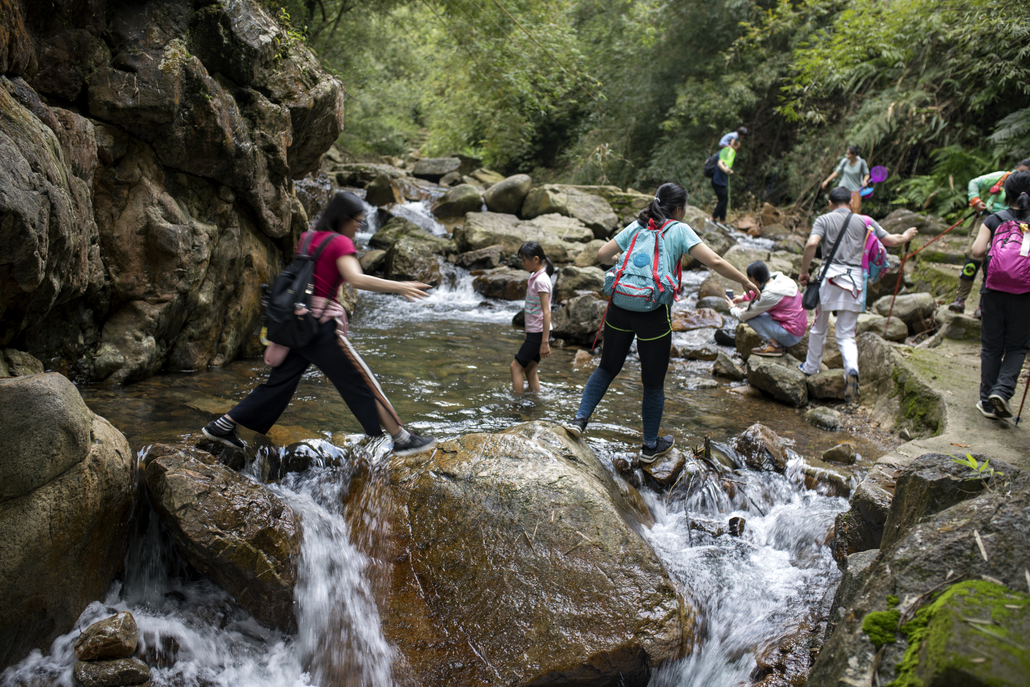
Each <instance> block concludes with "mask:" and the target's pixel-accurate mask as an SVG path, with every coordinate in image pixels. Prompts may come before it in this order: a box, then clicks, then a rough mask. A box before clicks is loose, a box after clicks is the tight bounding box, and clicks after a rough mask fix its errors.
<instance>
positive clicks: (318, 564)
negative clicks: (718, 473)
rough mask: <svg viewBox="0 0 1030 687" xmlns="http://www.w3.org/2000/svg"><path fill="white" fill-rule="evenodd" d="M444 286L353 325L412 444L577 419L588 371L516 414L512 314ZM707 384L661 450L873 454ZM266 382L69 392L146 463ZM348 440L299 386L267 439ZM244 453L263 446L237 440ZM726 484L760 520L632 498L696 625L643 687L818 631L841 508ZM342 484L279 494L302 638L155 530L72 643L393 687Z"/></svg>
mask: <svg viewBox="0 0 1030 687" xmlns="http://www.w3.org/2000/svg"><path fill="white" fill-rule="evenodd" d="M369 214H370V215H372V214H373V213H369ZM372 228H373V229H374V227H372ZM363 238H364V240H365V241H367V237H363ZM446 268H447V271H446V274H447V276H448V278H447V279H446V281H445V283H444V285H442V286H441V287H439V288H437V289H434V290H433V291H431V292H430V294H429V297H428V298H426V299H425V300H423V301H420V302H418V303H408V302H407V301H405V300H403V299H401V298H398V297H395V296H389V295H381V294H367V293H366V294H362V297H361V301H360V303H359V306H358V312H357V314H356V316H355V318H354V320H353V322H352V326H351V338H352V341H353V342H354V344H355V345H356V347H357V348H358V350H359V351H360V352H361V353H362V355H363V356H364V357H365V359H366V361H367V362H368V364H369V365H370V366H371V368H372V369H373V370H374V371H375V372H376V373H377V375H378V377H379V380H380V383H381V384H382V386H383V388H384V390H385V392H386V394H387V395H388V396H389V397H390V399H391V401H392V402H393V403H394V405H395V406H396V408H397V410H398V412H399V413H400V416H401V418H402V419H404V421H405V423H406V425H407V426H408V427H410V428H413V429H416V430H417V431H418V432H420V433H424V434H432V435H435V436H437V437H439V438H441V439H445V438H452V437H456V436H459V435H462V434H466V433H470V432H491V431H498V430H501V429H504V428H507V427H509V426H511V425H513V424H516V423H519V422H525V421H528V420H552V421H560V420H562V419H565V418H569V417H572V416H573V415H574V413H575V410H576V407H577V406H578V403H579V395H580V392H581V391H582V388H583V384H584V383H585V382H586V379H587V377H588V376H589V374H590V372H591V371H592V370H593V363H588V364H586V365H582V366H576V365H574V363H573V358H574V355H575V352H576V350H575V349H572V348H565V349H563V348H555V349H554V352H553V355H552V357H551V358H549V359H547V360H545V361H544V362H543V364H542V365H541V368H540V377H541V381H542V391H541V393H540V394H527V395H525V396H523V397H514V396H513V395H512V394H511V393H510V390H509V387H510V374H509V370H508V367H509V364H510V361H511V359H512V356H513V355H514V353H515V351H516V350H517V349H518V346H519V345H520V344H521V342H522V339H523V333H522V332H521V330H517V329H515V328H513V327H512V326H511V325H510V321H511V318H512V317H513V316H514V315H515V314H516V313H517V312H518V310H519V309H520V308H521V303H518V302H516V303H509V302H496V301H487V300H485V299H483V298H482V297H481V296H479V295H478V294H476V293H475V292H474V291H473V290H472V288H471V278H470V277H469V276H468V275H467V274H466V273H464V272H462V271H459V270H456V269H455V268H453V267H450V266H449V265H448V266H446ZM702 279H703V273H688V275H687V278H686V280H685V281H686V283H687V284H688V288H690V289H693V288H696V285H697V284H699V283H700V281H701V280H702ZM710 334H711V332H710V331H706V332H693V333H687V334H682V335H680V334H678V335H677V343H679V342H680V341H686V340H689V339H696V340H697V342H699V343H704V342H705V341H707V340H708V337H709V336H710ZM595 361H596V359H595ZM710 367H711V363H706V362H687V361H682V360H674V361H673V363H672V365H671V367H670V370H669V373H668V376H667V382H666V407H665V417H664V421H663V431H664V432H670V433H672V434H674V435H675V436H676V439H677V442H678V443H679V445H681V446H684V445H687V446H691V445H698V444H701V443H702V441H703V437H705V436H710V437H711V438H712V439H713V440H715V441H720V442H728V441H729V440H730V439H731V438H732V437H733V436H735V435H736V434H738V433H740V432H741V431H743V430H744V429H746V428H747V427H748V426H750V425H751V424H753V423H754V422H756V421H761V422H763V423H764V424H766V425H768V426H769V427H771V428H772V429H774V430H775V431H776V432H777V433H778V434H780V435H781V436H783V437H784V438H786V439H787V440H788V441H790V442H792V443H793V447H794V449H795V450H796V451H797V452H798V453H800V454H801V455H804V456H813V457H814V456H817V455H818V454H819V453H820V452H821V451H823V450H825V449H826V448H829V447H831V446H833V445H835V444H836V443H839V441H841V440H842V439H844V438H847V439H849V440H853V441H855V442H856V443H857V444H858V445H859V452H860V453H861V454H862V455H863V456H864V457H865V458H866V459H867V460H870V459H874V458H875V457H877V456H878V455H880V454H881V453H882V452H883V449H882V448H881V447H879V446H876V445H874V444H871V443H870V442H868V441H866V440H863V439H862V438H856V437H844V436H841V435H840V434H834V433H827V432H823V431H821V430H818V429H815V428H813V427H811V426H810V425H808V424H806V423H805V422H804V421H803V420H802V419H801V417H800V414H799V412H798V411H796V410H794V409H790V408H787V407H785V406H781V405H779V404H775V403H772V402H769V401H766V400H763V399H755V398H751V397H746V396H741V395H739V394H736V393H734V392H733V389H734V388H735V387H737V386H739V385H735V384H730V383H727V382H726V381H725V380H719V379H716V378H713V377H712V376H711V374H710ZM639 374H640V371H639V363H638V361H637V360H636V359H635V352H634V353H633V354H632V355H631V357H630V359H629V360H628V361H627V363H626V366H625V368H624V370H623V372H622V373H621V374H620V375H619V377H618V378H617V379H616V380H615V382H614V383H613V384H612V386H611V388H610V389H609V392H608V394H607V396H606V397H605V399H604V401H602V403H601V405H600V406H599V407H598V409H597V411H596V413H595V415H594V417H593V418H592V420H591V425H590V428H589V437H590V443H591V445H592V447H593V448H594V450H595V451H596V452H597V453H598V454H599V456H600V458H601V460H602V462H603V463H605V464H606V465H607V466H608V467H609V468H610V469H611V466H612V460H613V458H614V457H616V456H617V455H620V454H622V455H626V454H628V453H629V452H631V451H632V452H635V450H636V447H637V446H638V445H639V442H640V421H639V409H640V403H641V395H642V387H641V384H640V378H639ZM266 375H267V368H266V367H265V366H264V365H263V363H261V361H259V360H243V361H237V362H234V363H231V364H230V365H227V366H226V367H224V368H221V369H214V370H209V371H203V372H192V373H172V374H164V375H161V376H159V377H155V378H152V379H150V380H147V381H145V382H141V383H139V384H135V385H131V386H128V387H118V388H101V387H89V388H85V389H83V390H82V391H83V396H84V398H85V399H86V401H87V403H88V405H89V406H90V407H91V408H92V409H93V410H94V412H96V413H98V414H100V415H102V416H104V417H106V418H108V419H109V420H110V421H111V422H112V423H113V424H114V425H115V426H116V427H118V428H119V429H120V430H121V431H122V432H124V433H125V434H126V436H127V438H128V439H129V441H130V443H131V444H132V446H133V447H134V448H136V449H141V448H142V447H144V446H146V445H149V444H152V443H158V442H162V443H178V442H187V443H195V442H196V441H198V440H199V438H200V428H201V427H202V426H203V425H204V424H205V423H207V422H208V421H209V420H210V419H211V418H212V417H214V416H216V415H217V414H220V413H223V412H226V411H227V410H229V409H230V408H231V407H232V406H233V405H234V404H235V403H236V402H238V401H239V400H241V399H242V398H243V397H244V396H245V395H246V393H247V392H248V391H249V390H250V389H251V388H253V387H254V386H256V385H257V384H259V383H261V382H262V381H264V379H265V377H266ZM357 432H360V427H359V425H358V424H357V422H356V421H355V420H354V418H353V417H352V416H351V415H350V413H349V412H348V411H347V409H346V407H345V405H344V404H343V402H342V401H341V400H340V399H339V396H338V395H337V394H336V392H335V390H334V389H333V388H332V386H331V385H330V384H329V383H328V382H327V381H326V380H325V379H323V378H322V376H321V375H320V374H319V373H318V372H317V370H315V369H314V368H312V369H311V370H309V372H308V373H307V374H306V376H305V379H304V380H303V381H302V383H301V386H300V388H299V390H298V392H297V394H296V396H295V397H294V400H293V402H292V403H291V405H290V407H289V408H288V409H287V411H286V412H285V414H284V415H283V416H282V418H281V419H280V422H279V423H278V425H277V427H276V429H275V430H274V431H273V432H272V433H271V437H270V438H271V441H272V442H273V443H274V444H276V445H278V446H284V445H286V444H288V443H291V442H293V441H297V440H300V439H316V440H323V441H332V442H334V443H336V444H342V443H343V442H345V441H353V438H351V439H347V438H346V437H347V436H348V435H353V434H355V433H357ZM241 435H242V436H243V438H244V439H245V440H249V441H253V440H256V439H255V437H254V435H253V434H251V433H249V432H246V431H243V432H241ZM388 449H389V442H388V441H379V442H372V443H371V444H369V445H368V447H367V451H368V459H369V462H370V463H371V464H372V465H373V466H377V465H378V466H379V470H380V473H381V467H382V465H383V464H384V462H385V459H386V456H387V452H388ZM796 465H797V462H796V461H795V466H796ZM373 474H376V470H373ZM735 479H739V480H742V481H743V482H744V483H745V484H746V485H747V486H744V489H746V490H747V494H748V495H750V496H751V498H752V499H754V501H755V502H756V503H757V504H758V505H759V507H761V508H762V510H763V511H764V512H765V515H761V514H759V513H758V511H757V510H755V508H754V507H753V506H751V505H749V504H748V502H747V501H746V500H745V499H743V498H742V497H741V496H740V494H738V495H737V497H736V498H735V499H730V498H729V497H727V496H726V495H725V494H724V493H723V492H721V491H709V492H706V493H704V494H697V495H695V496H694V497H692V498H691V499H690V500H688V501H686V502H683V501H673V502H671V503H670V504H669V505H666V503H665V497H664V496H660V495H657V494H655V493H653V492H650V491H648V490H647V489H646V488H645V489H643V490H642V491H643V493H644V495H645V498H646V499H648V501H649V505H650V506H651V508H652V510H653V511H654V513H655V517H656V525H655V527H654V528H653V529H652V530H651V531H650V533H649V534H648V537H649V539H650V541H651V543H652V545H653V546H654V548H655V550H656V552H657V553H658V555H659V556H660V557H661V559H662V560H663V561H664V562H665V565H666V567H667V569H668V570H669V573H670V576H671V578H672V579H673V581H674V583H675V584H676V585H677V586H678V588H679V589H680V590H681V592H682V593H683V594H684V595H685V596H686V597H687V598H689V599H691V600H692V602H693V603H694V604H695V606H697V607H698V609H699V610H700V612H701V617H700V627H701V634H700V636H699V639H700V641H699V644H698V646H697V647H696V648H695V651H694V652H693V654H692V655H691V656H690V657H688V658H687V659H685V660H684V661H681V662H678V663H675V664H673V665H669V666H666V667H664V668H663V669H662V670H661V671H659V672H658V673H657V674H656V675H655V676H654V677H653V679H652V684H653V685H656V686H662V687H664V686H672V685H677V686H684V687H686V686H690V685H734V684H748V683H749V682H750V680H749V679H748V676H749V675H750V674H751V673H752V671H753V670H754V668H755V665H756V662H755V654H756V652H760V651H762V650H764V649H766V648H768V647H771V646H773V645H775V644H776V642H777V641H778V640H779V639H780V638H782V637H784V636H786V635H790V634H791V633H796V632H797V631H798V630H799V628H801V627H802V626H803V625H804V624H806V623H807V622H808V621H809V620H810V618H811V616H814V615H818V612H819V605H820V603H821V602H822V599H823V597H824V596H825V593H826V591H827V590H828V589H830V587H831V585H832V584H835V583H836V579H837V572H836V567H835V566H834V565H833V563H832V560H831V559H830V556H829V552H828V549H827V548H826V546H825V545H824V542H825V540H826V536H827V534H828V532H829V529H830V527H831V526H832V522H833V516H834V514H835V513H836V512H837V511H839V510H841V509H843V508H845V507H846V501H845V500H844V499H839V498H830V497H825V496H821V495H819V494H817V493H815V492H811V491H806V490H805V489H804V488H803V486H802V485H801V482H800V479H799V478H798V477H797V476H796V475H795V476H793V477H790V476H783V475H775V474H769V473H745V474H744V475H742V476H738V477H735ZM348 484H349V474H348V473H347V471H346V469H343V468H336V469H328V468H325V469H318V470H311V471H308V472H307V473H304V474H303V475H294V476H291V477H290V478H289V479H287V480H284V481H283V482H282V483H281V484H279V485H275V486H273V487H272V488H273V489H275V490H276V492H277V493H278V494H279V495H280V496H281V497H282V498H283V499H284V500H286V501H287V502H288V503H290V505H291V506H292V507H293V508H295V509H296V510H297V511H298V512H300V513H301V514H302V517H303V519H304V522H305V540H304V545H303V553H302V561H301V580H300V583H299V584H298V587H297V601H298V622H299V626H300V630H299V632H298V634H297V635H296V636H287V635H283V634H281V633H278V632H276V631H272V630H267V629H264V628H262V627H260V626H259V625H258V624H257V623H256V622H254V621H253V620H252V619H250V618H249V617H248V615H247V614H246V613H245V612H244V611H242V610H241V609H239V608H238V607H236V606H235V604H233V603H232V601H231V599H230V598H229V597H228V595H226V594H225V593H224V592H222V591H221V590H220V589H218V588H217V587H216V586H214V585H213V584H211V583H210V582H207V581H205V580H190V579H189V576H188V575H187V574H186V570H185V566H183V564H182V563H181V562H180V561H179V560H178V558H177V556H176V555H175V553H174V550H173V549H172V548H171V546H170V543H169V542H168V540H167V538H166V537H163V536H162V535H161V533H160V532H159V531H158V528H157V527H156V524H155V523H156V520H151V521H150V522H149V523H148V525H147V527H146V528H145V529H144V531H143V532H142V533H141V536H140V537H139V539H138V540H137V541H136V542H135V544H134V546H133V551H132V552H131V553H130V556H129V559H128V561H127V572H126V576H125V580H124V582H123V583H120V584H119V585H116V586H115V587H114V588H113V589H112V590H111V592H110V593H109V595H108V597H107V598H106V599H104V600H103V603H101V602H99V601H98V602H97V603H95V604H93V605H92V606H90V607H89V608H88V609H87V610H86V611H85V612H84V613H83V616H82V618H81V619H80V623H79V625H80V626H81V627H83V628H84V627H85V626H87V625H88V624H89V623H91V622H93V621H95V620H97V619H100V618H102V617H106V616H107V615H110V614H112V613H114V612H115V611H116V610H131V611H132V612H133V614H134V615H135V616H136V618H137V621H138V622H139V624H140V628H141V634H142V636H143V641H144V643H145V645H146V650H145V651H144V656H145V657H147V660H148V662H150V664H151V665H152V666H153V667H154V668H155V671H154V684H155V687H158V686H164V685H169V686H171V685H175V686H176V687H178V686H183V687H186V686H189V687H194V686H196V687H200V686H206V685H227V686H228V685H256V686H258V687H264V686H265V685H269V686H271V685H288V686H293V685H298V686H299V685H309V684H311V685H316V684H322V685H329V684H333V685H337V684H339V685H375V686H377V687H378V686H380V685H389V684H391V683H392V678H391V673H392V670H391V665H392V662H393V660H394V656H393V649H392V648H391V647H390V646H389V645H388V644H387V643H386V641H385V640H384V639H383V636H382V632H381V631H380V628H379V617H378V612H377V610H376V607H375V604H374V602H373V601H372V598H373V596H374V595H373V594H372V591H371V590H372V589H373V588H374V586H375V583H376V581H375V579H374V565H372V564H371V563H370V561H369V559H368V558H367V557H366V555H365V554H364V553H362V552H363V551H369V550H372V549H373V548H374V542H355V541H353V538H352V536H351V530H350V528H349V526H348V525H347V515H348V514H347V512H346V507H345V506H344V498H343V497H344V495H345V494H346V490H347V486H348ZM349 507H352V508H358V509H360V517H363V518H365V519H366V522H368V518H373V519H374V518H375V508H374V504H360V503H359V504H352V505H351V506H349ZM688 512H689V515H690V518H691V519H692V521H694V522H700V521H706V522H708V521H710V522H711V523H716V522H721V523H723V524H724V523H725V521H726V520H727V519H728V518H729V517H731V516H733V515H744V516H745V517H746V518H747V530H746V532H745V536H743V537H741V538H740V539H737V538H731V537H729V536H728V535H722V536H720V537H712V536H709V535H706V534H704V533H702V532H700V531H698V530H689V529H688V527H689V525H688V518H687V513H688ZM351 515H353V514H351ZM363 531H368V532H375V531H376V528H375V527H374V526H369V527H366V528H363ZM77 634H78V631H77V630H74V631H73V632H71V633H69V634H68V635H66V636H64V637H62V638H59V639H58V640H57V641H56V642H55V644H54V647H53V648H52V650H51V652H50V655H49V656H46V657H44V656H40V655H34V656H32V657H30V658H29V659H27V660H26V661H25V662H23V663H22V664H21V665H20V666H18V667H16V668H15V669H13V670H8V671H7V672H6V673H4V676H3V677H2V678H0V684H2V685H3V686H4V687H8V686H12V687H13V686H15V685H19V684H20V682H21V680H22V679H23V678H25V677H26V676H28V675H30V674H33V673H43V674H48V675H51V676H53V677H55V678H56V679H57V684H61V685H67V686H68V687H71V685H72V679H71V665H72V662H73V658H72V652H71V644H72V642H73V641H74V637H75V636H77ZM148 652H149V653H148Z"/></svg>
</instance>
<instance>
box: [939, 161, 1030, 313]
mask: <svg viewBox="0 0 1030 687" xmlns="http://www.w3.org/2000/svg"><path fill="white" fill-rule="evenodd" d="M1022 171H1030V158H1028V159H1026V160H1021V161H1020V162H1019V164H1018V165H1016V167H1015V169H1013V170H1012V172H1022ZM1012 172H1006V171H1004V170H1002V171H998V172H991V173H990V174H984V175H983V176H978V177H977V178H975V179H972V180H971V181H970V182H969V207H971V208H973V209H974V210H977V211H978V212H979V213H980V214H979V215H977V218H976V221H974V222H973V230H972V231H971V232H969V244H968V245H967V246H966V262H965V264H964V265H962V272H961V273H960V274H959V275H958V290H957V291H956V292H955V301H954V302H953V303H952V304H951V305H949V306H948V310H950V311H952V312H957V313H962V312H965V311H966V299H967V298H969V293H970V292H971V291H972V290H973V281H974V280H976V273H977V272H979V271H980V265H981V264H982V263H983V260H977V259H976V258H974V257H973V255H972V248H973V241H975V240H976V236H977V233H978V232H979V229H980V224H981V223H982V222H983V218H984V217H987V216H988V215H990V214H991V213H994V212H1001V211H1002V210H1005V209H1006V208H1008V203H1007V202H1006V198H1005V180H1006V179H1008V178H1009V175H1010V174H1012ZM973 317H976V318H979V317H980V308H977V309H976V312H974V313H973Z"/></svg>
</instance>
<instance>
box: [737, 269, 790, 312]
mask: <svg viewBox="0 0 1030 687" xmlns="http://www.w3.org/2000/svg"><path fill="white" fill-rule="evenodd" d="M797 294H798V285H797V283H795V281H794V280H793V279H791V278H790V277H788V276H786V275H784V274H783V272H773V273H772V274H771V275H769V281H768V282H766V284H765V286H764V287H763V288H762V296H761V298H759V299H758V300H757V301H752V302H751V305H750V306H749V307H747V308H730V314H731V315H733V316H734V317H736V318H737V319H738V320H740V321H741V322H745V321H747V320H750V319H751V318H752V317H757V316H759V315H761V314H762V313H764V312H768V311H769V310H771V309H772V308H774V307H776V306H777V305H779V303H780V301H782V300H783V299H784V298H793V297H794V296H796V295H797Z"/></svg>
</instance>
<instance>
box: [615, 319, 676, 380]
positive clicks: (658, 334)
mask: <svg viewBox="0 0 1030 687" xmlns="http://www.w3.org/2000/svg"><path fill="white" fill-rule="evenodd" d="M634 337H636V339H637V357H639V358H640V378H641V381H642V382H643V383H644V388H645V389H662V388H664V387H665V373H666V372H668V370H669V358H670V357H671V353H672V323H671V320H670V316H669V307H668V306H666V305H663V306H661V307H659V308H657V309H655V310H652V311H650V312H634V311H632V310H625V309H624V308H620V307H619V306H617V305H615V304H614V303H613V304H611V305H610V306H609V308H608V316H607V317H606V318H605V321H604V348H603V349H602V350H601V362H600V364H599V365H598V367H600V368H601V369H602V370H604V371H606V372H608V373H610V374H611V375H612V376H613V377H614V376H615V375H617V374H619V372H620V371H621V370H622V366H623V364H624V363H625V362H626V358H627V356H629V347H630V346H631V345H632V344H633V338H634Z"/></svg>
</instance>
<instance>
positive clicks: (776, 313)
mask: <svg viewBox="0 0 1030 687" xmlns="http://www.w3.org/2000/svg"><path fill="white" fill-rule="evenodd" d="M747 276H748V278H749V279H750V280H751V281H753V282H754V283H755V284H757V285H758V287H759V288H761V289H762V296H761V298H758V299H757V300H755V299H754V294H751V293H746V294H744V295H743V296H739V297H737V298H734V299H733V300H731V301H730V306H731V307H730V314H731V315H733V316H734V317H736V318H737V319H738V320H740V321H741V322H747V323H748V324H749V325H750V326H751V328H752V329H754V330H755V331H756V332H758V335H759V336H761V337H762V338H763V339H765V342H764V343H763V344H762V345H761V346H759V347H757V348H752V349H751V352H752V353H753V354H755V355H763V356H768V357H778V356H781V355H783V354H784V353H785V352H786V350H787V348H788V347H790V346H793V345H794V344H796V343H797V342H799V341H801V337H803V336H804V335H805V330H806V329H807V328H808V316H807V315H806V314H805V309H804V308H803V307H801V290H800V289H799V288H798V285H797V284H796V283H795V282H794V280H793V279H791V278H790V277H788V276H786V275H785V274H783V273H781V272H773V273H772V274H769V267H768V266H767V265H766V264H765V263H764V262H762V261H761V260H755V261H754V262H753V263H751V264H750V265H748V266H747ZM744 303H747V304H748V305H747V307H746V308H740V307H736V306H739V305H742V304H744Z"/></svg>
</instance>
